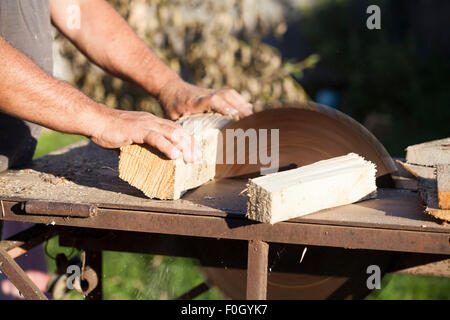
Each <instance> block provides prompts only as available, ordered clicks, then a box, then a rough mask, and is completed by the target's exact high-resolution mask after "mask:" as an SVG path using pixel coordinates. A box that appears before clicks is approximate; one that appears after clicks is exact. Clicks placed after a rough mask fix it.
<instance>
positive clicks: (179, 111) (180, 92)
mask: <svg viewBox="0 0 450 320" xmlns="http://www.w3.org/2000/svg"><path fill="white" fill-rule="evenodd" d="M158 98H159V102H160V104H161V107H162V108H163V110H164V112H165V115H166V116H167V117H168V118H170V119H172V120H176V119H178V118H179V117H181V116H183V115H189V114H193V113H202V112H208V111H216V112H219V113H222V114H224V115H230V116H239V117H246V116H249V115H251V114H252V113H253V106H252V105H251V104H250V103H248V102H247V101H246V100H245V99H244V98H243V97H242V96H241V95H240V94H239V93H237V92H236V91H235V90H232V89H224V90H219V91H216V90H213V89H205V88H200V87H196V86H194V85H191V84H189V83H187V82H185V81H183V80H181V79H179V78H178V79H175V80H171V81H168V82H167V83H166V84H165V85H164V86H163V87H162V88H161V90H160V92H159V95H158Z"/></svg>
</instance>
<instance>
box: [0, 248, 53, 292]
mask: <svg viewBox="0 0 450 320" xmlns="http://www.w3.org/2000/svg"><path fill="white" fill-rule="evenodd" d="M0 270H1V271H2V272H3V273H4V274H5V275H6V277H8V280H9V281H11V282H12V284H13V285H14V286H15V287H16V288H17V290H19V292H20V293H21V294H22V295H23V296H24V297H25V299H28V300H47V297H46V296H45V295H44V294H43V293H42V291H41V290H39V288H38V287H37V286H36V285H35V284H34V282H33V281H32V280H31V279H30V278H29V277H28V275H27V274H26V273H25V271H23V270H22V268H21V267H20V266H19V265H18V264H17V262H16V261H14V259H13V258H12V257H11V256H10V255H9V254H8V252H6V250H4V249H1V248H0Z"/></svg>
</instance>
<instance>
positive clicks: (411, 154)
mask: <svg viewBox="0 0 450 320" xmlns="http://www.w3.org/2000/svg"><path fill="white" fill-rule="evenodd" d="M406 162H408V163H410V164H418V165H422V166H435V165H438V164H450V137H449V138H445V139H440V140H435V141H431V142H426V143H421V144H416V145H413V146H409V147H408V148H406Z"/></svg>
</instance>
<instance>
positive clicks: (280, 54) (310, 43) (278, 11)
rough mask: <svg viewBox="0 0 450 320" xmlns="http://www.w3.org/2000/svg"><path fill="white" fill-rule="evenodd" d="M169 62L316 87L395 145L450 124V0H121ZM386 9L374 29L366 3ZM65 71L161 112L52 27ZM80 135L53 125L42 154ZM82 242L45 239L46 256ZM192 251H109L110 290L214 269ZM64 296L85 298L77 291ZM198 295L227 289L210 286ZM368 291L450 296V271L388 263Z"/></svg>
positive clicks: (249, 80)
mask: <svg viewBox="0 0 450 320" xmlns="http://www.w3.org/2000/svg"><path fill="white" fill-rule="evenodd" d="M109 2H110V3H111V4H112V5H113V6H114V7H115V8H116V9H117V10H118V12H119V13H120V14H121V15H122V16H123V17H124V18H125V19H126V20H127V21H128V22H129V23H130V25H131V26H132V28H133V29H134V30H135V31H136V32H137V34H138V35H139V36H140V37H141V38H142V39H144V41H145V42H146V43H147V44H148V45H149V46H150V47H151V48H152V49H153V50H154V51H155V52H156V53H157V54H158V56H159V57H160V58H161V59H162V60H164V61H165V62H166V63H167V64H168V65H169V66H170V67H171V68H173V69H174V70H176V71H177V72H179V73H180V74H181V75H182V76H183V78H184V79H185V80H187V81H189V82H191V83H194V84H196V85H199V86H203V87H211V88H217V89H219V88H224V87H231V88H234V89H236V90H237V91H239V92H240V93H241V94H243V95H244V96H245V97H246V98H247V99H248V100H249V101H251V102H253V103H254V105H255V109H256V110H260V109H262V108H264V102H270V101H278V100H285V101H292V100H302V99H310V100H314V101H316V102H319V103H322V104H326V105H328V106H331V107H334V108H337V109H339V110H341V111H343V112H345V113H347V114H349V115H350V116H352V117H353V118H355V119H356V120H358V121H359V122H361V123H362V124H364V125H365V126H366V127H367V128H368V129H369V130H370V131H372V132H373V133H374V134H375V135H376V136H377V138H378V139H379V140H380V141H381V143H383V144H384V146H385V147H386V148H387V150H388V151H389V153H390V154H391V156H394V157H404V156H405V151H404V150H405V148H406V147H407V146H408V145H412V144H416V143H421V142H424V141H428V140H432V139H438V138H443V137H447V136H450V125H449V123H450V103H449V102H450V93H449V88H450V63H449V59H448V58H449V56H450V37H449V34H448V33H449V32H448V30H450V22H449V19H448V17H447V16H448V12H450V2H449V1H445V0H427V1H425V0H395V1H394V0H371V1H366V0H333V1H331V0H185V1H181V0H111V1H109ZM372 4H376V5H378V6H379V7H380V9H381V29H380V30H369V29H368V28H367V27H366V21H367V19H368V17H369V14H367V13H366V9H367V7H368V6H369V5H372ZM54 36H55V44H54V59H55V68H54V69H55V76H56V77H57V78H59V79H62V80H64V81H67V82H70V83H72V84H73V85H75V86H76V87H78V88H80V89H81V90H82V91H83V92H84V93H86V94H87V95H88V96H90V97H92V98H93V99H95V100H97V101H99V102H103V103H105V104H107V105H109V106H111V107H114V108H122V109H128V110H145V111H149V112H152V113H154V114H157V115H159V116H162V112H161V110H160V108H159V105H158V103H157V101H155V100H154V99H153V98H151V97H149V96H148V95H147V94H146V93H145V92H143V91H142V90H140V89H139V88H136V87H134V86H132V85H130V84H128V83H125V82H123V81H121V80H119V79H115V78H113V77H111V76H109V75H107V74H105V73H104V72H103V71H101V70H100V69H99V68H97V67H96V66H94V65H92V64H90V63H89V62H88V61H87V59H86V58H85V57H84V56H83V55H82V54H81V53H79V52H78V51H77V50H76V49H75V47H74V46H73V45H71V44H70V43H69V42H67V41H66V40H65V39H64V38H63V37H62V36H61V35H59V34H58V33H57V32H56V31H55V33H54ZM80 139H83V138H82V137H77V136H69V135H63V134H59V133H56V132H52V131H45V132H44V133H43V135H42V137H41V139H40V141H39V144H38V148H37V151H36V154H35V157H39V156H42V155H44V154H46V153H48V152H50V151H53V150H55V149H58V148H60V147H62V146H64V145H67V144H70V143H72V142H75V141H77V140H80ZM59 252H65V253H66V254H68V255H72V256H73V255H74V254H76V252H74V251H73V250H72V249H68V248H62V247H59V246H58V245H57V239H52V240H51V241H49V243H48V244H47V255H48V264H49V267H50V269H51V270H54V269H55V263H54V260H53V259H52V258H51V257H52V256H53V257H54V256H56V254H57V253H59ZM197 267H198V266H197V262H196V261H195V260H190V259H179V258H168V257H161V256H149V255H137V254H127V253H115V252H105V253H104V275H105V279H104V298H105V299H171V298H175V297H177V296H180V295H181V294H183V293H184V292H186V291H187V290H189V289H191V288H192V287H194V286H195V285H198V284H200V283H201V282H202V281H203V280H204V275H203V274H202V273H201V271H200V270H199V269H198V268H197ZM65 298H70V299H81V298H82V297H81V296H79V295H77V294H76V293H74V292H72V293H70V294H69V295H68V296H65ZM199 298H203V299H217V298H224V297H223V295H222V293H221V292H220V291H219V290H218V289H215V288H213V289H211V290H209V291H207V292H206V293H204V294H202V295H201V296H200V297H199ZM367 299H450V279H441V278H427V277H418V276H406V275H387V276H385V278H384V279H383V283H382V289H381V290H374V291H373V293H372V294H371V295H369V296H368V297H367Z"/></svg>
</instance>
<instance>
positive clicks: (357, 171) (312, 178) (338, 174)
mask: <svg viewBox="0 0 450 320" xmlns="http://www.w3.org/2000/svg"><path fill="white" fill-rule="evenodd" d="M375 174H376V169H375V165H374V164H373V163H371V162H369V161H366V160H364V158H362V157H360V156H358V155H357V154H354V153H349V154H348V155H346V156H341V157H336V158H331V159H328V160H323V161H319V162H316V163H313V164H310V165H307V166H303V167H300V168H297V169H292V170H287V171H283V172H278V173H272V174H269V175H266V176H262V177H258V178H255V179H250V181H249V183H248V186H247V188H248V189H247V190H248V206H247V217H248V218H249V219H252V220H256V221H260V222H265V223H272V224H273V223H276V222H279V221H284V220H288V219H292V218H295V217H299V216H303V215H306V214H309V213H312V212H316V211H319V210H322V209H326V208H331V207H337V206H340V205H345V204H350V203H353V202H356V201H360V200H363V199H366V198H368V197H370V196H371V195H373V193H374V192H375V191H376V188H377V187H376V184H375Z"/></svg>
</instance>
